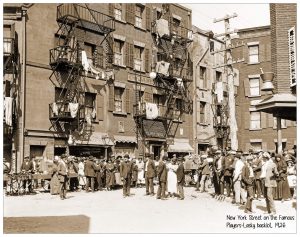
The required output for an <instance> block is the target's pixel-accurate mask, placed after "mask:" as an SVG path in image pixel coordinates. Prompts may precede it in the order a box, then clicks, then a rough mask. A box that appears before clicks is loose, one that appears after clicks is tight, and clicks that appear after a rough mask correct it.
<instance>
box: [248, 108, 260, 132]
mask: <svg viewBox="0 0 300 237" xmlns="http://www.w3.org/2000/svg"><path fill="white" fill-rule="evenodd" d="M260 128H261V126H260V112H250V129H260Z"/></svg>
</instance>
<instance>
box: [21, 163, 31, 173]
mask: <svg viewBox="0 0 300 237" xmlns="http://www.w3.org/2000/svg"><path fill="white" fill-rule="evenodd" d="M21 170H25V171H26V172H29V173H32V172H33V163H32V161H28V163H26V162H25V161H24V162H23V163H22V166H21Z"/></svg>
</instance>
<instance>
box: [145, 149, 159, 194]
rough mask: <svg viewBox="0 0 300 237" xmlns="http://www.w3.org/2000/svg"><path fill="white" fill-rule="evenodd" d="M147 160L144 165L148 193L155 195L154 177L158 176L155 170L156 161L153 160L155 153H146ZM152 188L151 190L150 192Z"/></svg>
mask: <svg viewBox="0 0 300 237" xmlns="http://www.w3.org/2000/svg"><path fill="white" fill-rule="evenodd" d="M145 156H146V159H147V161H146V162H145V165H144V171H145V184H146V195H151V196H154V185H153V178H154V177H155V176H156V174H155V173H156V172H155V163H154V161H153V155H151V154H146V155H145ZM149 189H150V192H149Z"/></svg>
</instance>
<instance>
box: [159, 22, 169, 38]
mask: <svg viewBox="0 0 300 237" xmlns="http://www.w3.org/2000/svg"><path fill="white" fill-rule="evenodd" d="M156 32H157V34H158V35H159V36H160V37H163V36H164V35H167V36H168V35H170V29H169V22H168V21H167V20H165V19H159V20H157V21H156Z"/></svg>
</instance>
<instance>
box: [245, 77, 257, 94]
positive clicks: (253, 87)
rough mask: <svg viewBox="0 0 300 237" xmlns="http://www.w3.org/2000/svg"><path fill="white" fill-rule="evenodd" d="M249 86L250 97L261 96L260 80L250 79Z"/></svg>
mask: <svg viewBox="0 0 300 237" xmlns="http://www.w3.org/2000/svg"><path fill="white" fill-rule="evenodd" d="M246 80H247V79H246ZM249 85H250V95H251V96H259V95H260V88H259V78H249Z"/></svg>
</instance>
